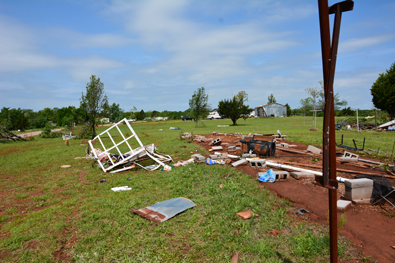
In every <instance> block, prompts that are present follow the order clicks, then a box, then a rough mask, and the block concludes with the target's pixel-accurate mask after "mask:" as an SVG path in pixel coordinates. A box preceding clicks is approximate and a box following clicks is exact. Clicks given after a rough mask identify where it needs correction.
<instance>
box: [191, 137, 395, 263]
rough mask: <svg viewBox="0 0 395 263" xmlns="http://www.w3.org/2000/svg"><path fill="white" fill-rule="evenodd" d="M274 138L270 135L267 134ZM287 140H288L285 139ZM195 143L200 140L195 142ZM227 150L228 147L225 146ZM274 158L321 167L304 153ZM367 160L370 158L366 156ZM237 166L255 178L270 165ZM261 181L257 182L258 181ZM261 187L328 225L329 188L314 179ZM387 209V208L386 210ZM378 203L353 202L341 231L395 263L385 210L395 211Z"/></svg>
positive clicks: (394, 228) (394, 222) (393, 228)
mask: <svg viewBox="0 0 395 263" xmlns="http://www.w3.org/2000/svg"><path fill="white" fill-rule="evenodd" d="M205 136H206V137H207V138H213V139H215V138H221V140H222V142H223V143H230V144H233V145H234V144H235V142H236V141H237V140H240V137H236V136H214V135H205ZM268 140H271V137H268ZM284 142H287V141H284ZM195 143H197V142H196V141H195ZM287 143H289V144H294V145H297V146H298V147H297V148H295V150H306V149H307V146H306V145H303V144H298V143H294V142H287ZM198 144H200V145H202V146H203V147H204V148H205V149H207V150H209V149H211V146H209V145H208V142H207V143H203V142H200V143H198ZM223 148H224V150H225V151H223V152H226V149H227V147H226V146H225V147H223ZM232 154H235V155H240V154H241V152H240V151H237V152H236V153H232ZM275 156H276V157H277V158H273V159H271V160H273V161H278V162H281V161H292V162H298V163H300V164H311V165H317V166H322V158H321V160H318V161H316V162H314V161H312V157H306V156H305V155H300V154H292V153H289V152H281V151H279V150H277V151H276V154H275ZM364 159H367V158H364ZM337 167H341V168H343V169H349V170H356V171H359V172H360V173H363V171H369V172H374V173H377V175H380V174H385V173H383V172H381V171H378V170H372V169H367V168H362V167H360V168H359V167H356V166H353V165H350V164H337ZM237 169H239V170H242V171H243V172H244V173H246V174H249V175H251V177H252V178H254V179H256V174H257V173H258V172H261V171H267V170H268V169H269V168H260V169H259V170H258V168H255V167H250V166H239V167H237ZM307 169H311V170H317V171H320V169H313V168H307ZM339 176H342V177H345V178H354V175H353V174H349V173H341V174H340V175H339ZM389 181H390V182H391V184H392V185H395V179H390V180H389ZM257 183H258V182H257ZM260 184H261V185H262V187H267V188H268V189H269V190H270V191H272V192H275V193H276V194H277V195H278V196H280V197H283V198H287V199H289V200H290V201H292V202H293V203H294V205H295V207H296V208H298V209H299V208H305V209H307V210H308V211H309V212H310V213H308V214H307V213H305V215H306V216H307V217H308V218H309V220H312V221H315V222H319V223H321V224H324V225H328V222H327V220H328V211H329V205H328V190H327V189H325V188H322V187H314V185H313V184H312V183H311V182H306V181H304V182H303V181H298V180H296V179H294V178H292V177H291V178H289V179H288V181H284V182H276V183H260ZM344 191H345V188H344V184H339V190H338V197H339V198H340V196H341V195H342V194H344ZM383 208H384V209H383ZM383 208H381V207H379V206H370V205H362V206H361V205H353V206H352V208H351V209H349V210H348V211H346V217H347V221H346V223H345V225H344V226H343V227H342V229H341V230H340V234H342V235H343V236H345V237H346V238H348V239H349V240H351V241H352V242H353V243H354V245H355V247H356V248H358V250H360V251H361V252H362V253H363V254H364V255H365V256H371V257H373V259H375V260H377V261H378V262H394V260H393V259H395V249H394V248H392V247H391V246H395V238H394V237H395V218H394V217H389V216H385V215H383V213H385V211H386V209H388V210H389V211H390V212H391V213H395V211H394V209H393V208H392V207H390V206H384V207H383ZM340 216H341V213H338V219H340Z"/></svg>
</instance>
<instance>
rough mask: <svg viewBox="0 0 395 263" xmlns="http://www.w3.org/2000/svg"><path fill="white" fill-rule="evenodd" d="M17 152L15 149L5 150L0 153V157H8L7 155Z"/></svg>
mask: <svg viewBox="0 0 395 263" xmlns="http://www.w3.org/2000/svg"><path fill="white" fill-rule="evenodd" d="M17 152H19V150H17V149H12V150H5V151H1V152H0V156H2V155H8V154H11V153H17Z"/></svg>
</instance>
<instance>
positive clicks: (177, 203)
mask: <svg viewBox="0 0 395 263" xmlns="http://www.w3.org/2000/svg"><path fill="white" fill-rule="evenodd" d="M195 206H196V204H195V203H194V202H192V201H191V200H189V199H187V198H184V197H178V198H173V199H169V200H166V201H163V202H159V203H156V204H154V205H152V206H148V207H145V208H141V209H133V208H132V209H130V212H132V213H135V214H138V215H140V216H142V217H144V218H147V219H148V220H151V221H153V222H156V223H161V222H164V221H166V220H168V219H170V218H172V217H173V216H175V215H177V214H179V213H181V212H183V211H185V210H187V209H189V208H192V207H195Z"/></svg>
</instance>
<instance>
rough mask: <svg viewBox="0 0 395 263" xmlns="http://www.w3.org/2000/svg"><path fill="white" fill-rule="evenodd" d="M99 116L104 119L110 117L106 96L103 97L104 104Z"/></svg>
mask: <svg viewBox="0 0 395 263" xmlns="http://www.w3.org/2000/svg"><path fill="white" fill-rule="evenodd" d="M100 115H101V117H105V118H109V117H110V104H109V103H108V98H107V95H104V103H103V107H102V111H101V112H100Z"/></svg>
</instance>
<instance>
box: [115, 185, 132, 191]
mask: <svg viewBox="0 0 395 263" xmlns="http://www.w3.org/2000/svg"><path fill="white" fill-rule="evenodd" d="M111 190H113V191H114V192H120V191H129V190H132V188H130V187H129V186H120V187H113V188H111Z"/></svg>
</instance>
